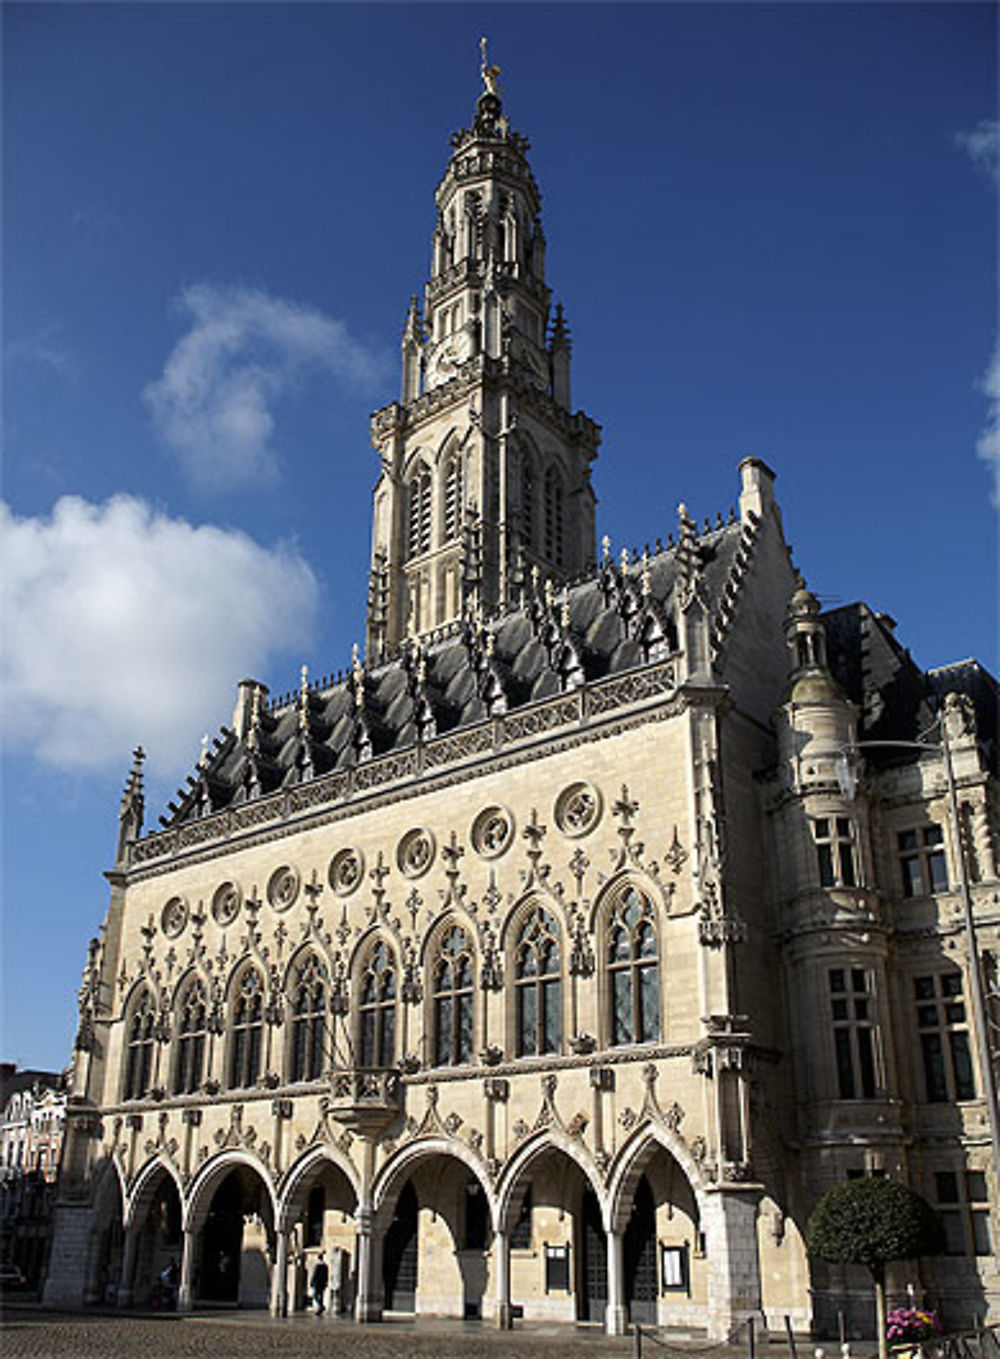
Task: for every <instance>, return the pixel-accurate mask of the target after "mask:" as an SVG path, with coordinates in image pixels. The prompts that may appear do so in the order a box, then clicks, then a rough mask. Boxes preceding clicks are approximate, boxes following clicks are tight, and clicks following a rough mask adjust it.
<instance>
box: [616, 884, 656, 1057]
mask: <svg viewBox="0 0 1000 1359" xmlns="http://www.w3.org/2000/svg"><path fill="white" fill-rule="evenodd" d="M607 970H608V989H609V993H610V994H609V1001H610V1011H611V1042H612V1045H613V1046H616V1047H617V1046H620V1045H622V1044H625V1043H650V1042H654V1041H655V1040H656V1039H657V1038H659V1036H660V961H659V950H658V947H657V940H656V920H655V915H654V910H653V903H652V901H651V900H650V899H649V897H647V896H646V895H645V894H644V893H642V892H640V891H639V890H638V889H637V888H635V887H632V886H631V885H630V886H628V887H626V888H624V889H623V890H622V891H621V892H620V893H619V894H618V897H617V899H616V900H615V903H614V905H613V907H612V910H611V913H610V916H609V918H608V934H607Z"/></svg>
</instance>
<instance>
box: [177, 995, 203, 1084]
mask: <svg viewBox="0 0 1000 1359" xmlns="http://www.w3.org/2000/svg"><path fill="white" fill-rule="evenodd" d="M207 1036H208V1001H207V997H206V995H205V987H204V985H203V983H202V982H200V981H193V982H192V983H191V984H190V986H188V987H187V989H186V990H185V991H184V995H183V997H182V999H181V1004H180V1008H179V1012H178V1015H177V1064H176V1066H175V1067H174V1094H175V1095H193V1094H194V1092H195V1091H196V1090H197V1089H198V1087H199V1086H200V1085H201V1078H202V1073H203V1070H204V1066H205V1041H206V1038H207Z"/></svg>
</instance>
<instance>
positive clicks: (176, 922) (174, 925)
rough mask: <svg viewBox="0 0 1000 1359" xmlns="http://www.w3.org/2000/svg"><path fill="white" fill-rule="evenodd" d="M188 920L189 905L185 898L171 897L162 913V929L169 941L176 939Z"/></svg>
mask: <svg viewBox="0 0 1000 1359" xmlns="http://www.w3.org/2000/svg"><path fill="white" fill-rule="evenodd" d="M187 918H188V904H187V902H186V901H185V900H184V898H183V897H171V898H170V900H169V901H168V902H167V904H166V905H165V906H164V908H163V910H162V911H161V912H160V929H161V930H162V931H163V933H164V934H165V935H166V936H167V938H168V939H176V938H177V936H178V935H179V934H180V933H181V931H182V930H183V929H184V926H185V925H186V924H187Z"/></svg>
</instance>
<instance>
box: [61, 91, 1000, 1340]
mask: <svg viewBox="0 0 1000 1359" xmlns="http://www.w3.org/2000/svg"><path fill="white" fill-rule="evenodd" d="M487 76H489V78H488V79H486V78H485V77H484V79H485V83H486V89H485V92H484V93H483V95H482V96H481V97H480V99H479V102H478V105H477V109H476V114H475V119H474V122H473V126H472V128H471V129H469V130H468V131H465V132H462V133H458V134H456V135H455V138H454V142H453V145H454V151H453V155H452V158H451V162H450V165H449V167H448V170H447V172H446V174H445V177H444V179H443V180H442V183H441V186H440V187H439V190H438V197H437V203H438V211H439V216H438V222H437V226H436V228H435V233H434V254H433V265H432V274H431V279H430V282H429V283H428V286H427V290H426V300H425V307H424V311H423V313H421V312H420V310H419V309H418V308H417V306H416V304H414V305H413V306H412V307H411V310H410V314H409V317H408V320H407V323H406V328H405V331H404V339H403V390H402V399H401V402H400V403H394V404H392V405H390V406H387V407H386V408H385V409H383V410H382V411H379V412H378V413H377V414H376V415H375V417H374V418H373V423H372V434H373V440H374V443H375V447H376V449H377V451H378V453H379V457H380V460H381V475H380V478H379V481H378V484H377V486H376V489H375V510H374V524H373V557H372V572H371V579H370V592H369V614H368V618H369V626H368V649H367V655H366V657H365V659H364V661H362V658H361V657H360V656H357V655H355V657H354V658H353V662H352V665H351V667H350V669H349V670H348V671H347V673H346V674H344V675H341V676H338V677H336V678H331V679H329V680H321V681H319V682H312V683H310V681H309V678H308V676H307V675H306V674H305V672H303V674H302V677H301V682H300V685H299V687H298V689H297V690H296V691H294V692H293V693H292V694H290V695H289V696H288V697H287V698H285V699H283V700H279V701H272V700H269V698H268V695H267V692H266V690H265V689H264V687H263V686H262V685H258V684H256V683H255V682H253V681H250V680H248V681H244V682H243V683H241V684H240V686H239V691H238V699H237V705H236V711H235V713H234V717H233V723H232V727H231V728H226V729H224V730H223V732H222V734H221V736H220V737H219V738H218V739H217V740H216V742H215V743H214V745H213V746H212V747H211V748H210V749H206V751H205V752H204V754H203V757H202V759H201V760H200V762H199V764H198V767H197V769H196V770H195V771H194V773H193V775H192V777H191V779H190V780H189V783H188V786H187V788H186V789H185V790H184V791H183V792H182V793H180V794H178V800H177V801H176V802H174V803H171V804H170V807H169V809H168V816H167V818H166V824H165V828H164V829H162V830H159V831H156V832H153V833H149V834H143V810H144V809H143V789H142V755H141V751H139V752H137V756H136V763H135V766H134V768H133V770H132V773H131V775H130V777H129V781H128V784H127V787H126V790H125V795H124V798H123V803H122V810H121V818H120V835H119V846H118V855H117V862H116V864H115V866H114V868H113V870H112V871H111V873H110V874H109V878H110V882H111V901H110V906H109V910H108V915H107V918H106V920H105V924H104V927H103V931H102V934H101V937H100V939H99V940H97V941H95V942H94V944H93V946H92V948H91V952H90V955H89V958H88V961H87V966H86V971H85V975H84V980H83V985H82V987H81V991H80V1026H79V1033H78V1037H77V1044H76V1049H77V1050H76V1059H75V1066H74V1077H73V1096H72V1100H71V1106H70V1111H69V1124H70V1132H69V1137H68V1144H67V1153H66V1157H65V1160H64V1175H63V1181H62V1190H61V1203H60V1210H59V1232H58V1238H57V1241H56V1246H55V1258H54V1268H53V1270H52V1271H51V1273H50V1278H49V1285H48V1292H47V1297H48V1299H49V1301H52V1302H56V1301H62V1302H70V1301H74V1302H79V1301H80V1300H81V1299H84V1300H91V1301H96V1300H104V1299H107V1298H109V1297H113V1298H116V1299H117V1300H118V1301H119V1302H120V1303H121V1304H122V1305H129V1304H131V1303H133V1302H142V1301H144V1300H145V1299H146V1298H148V1297H149V1295H150V1292H151V1290H152V1289H153V1288H154V1286H155V1284H156V1280H157V1279H158V1277H159V1273H160V1271H161V1270H162V1268H163V1267H164V1265H165V1264H166V1263H167V1262H168V1261H169V1259H170V1257H171V1256H176V1258H177V1260H178V1262H179V1267H180V1287H179V1305H180V1306H181V1307H190V1306H192V1305H193V1304H195V1303H196V1302H198V1301H199V1300H203V1301H217V1302H218V1301H231V1302H236V1301H239V1302H240V1303H241V1304H243V1305H253V1304H259V1305H269V1306H270V1307H271V1309H272V1310H273V1311H274V1312H275V1313H276V1314H283V1313H285V1312H287V1311H288V1310H291V1309H295V1308H299V1307H302V1306H303V1305H304V1301H305V1289H306V1280H307V1276H308V1273H309V1271H310V1269H311V1265H312V1262H313V1260H314V1258H315V1256H316V1255H317V1254H318V1252H319V1251H320V1250H323V1251H325V1252H326V1254H327V1256H328V1258H329V1259H330V1260H331V1262H332V1266H333V1268H332V1288H333V1296H332V1305H333V1306H335V1307H337V1308H339V1309H341V1310H345V1311H346V1310H352V1311H353V1313H354V1315H355V1316H356V1317H357V1318H358V1319H359V1320H360V1321H374V1320H377V1319H378V1318H379V1317H380V1316H382V1315H383V1314H384V1312H385V1311H388V1310H393V1311H403V1312H407V1311H414V1310H416V1311H418V1312H424V1313H443V1314H447V1315H453V1316H482V1317H486V1318H492V1319H494V1320H496V1321H497V1322H498V1323H499V1324H501V1325H508V1324H510V1322H511V1320H512V1319H513V1318H514V1317H515V1316H516V1315H520V1314H523V1315H524V1316H528V1317H539V1318H552V1319H562V1320H566V1321H572V1320H578V1319H579V1320H593V1321H595V1322H598V1323H600V1324H604V1325H606V1326H607V1328H608V1329H609V1330H610V1331H612V1332H620V1331H621V1330H623V1328H624V1327H625V1326H626V1324H627V1323H628V1321H629V1319H631V1320H633V1321H636V1320H639V1321H646V1322H661V1323H678V1324H684V1325H688V1326H695V1327H700V1326H703V1327H706V1328H707V1329H708V1331H709V1332H710V1334H711V1335H713V1336H716V1337H722V1336H726V1335H728V1334H729V1333H730V1332H731V1331H732V1329H733V1327H734V1326H736V1325H738V1324H739V1323H741V1322H742V1321H743V1320H745V1319H746V1318H748V1317H755V1318H757V1319H758V1320H767V1321H769V1322H771V1323H772V1324H776V1325H780V1324H783V1322H782V1319H783V1318H784V1317H786V1316H788V1317H790V1318H791V1319H792V1320H793V1322H794V1323H795V1324H796V1325H797V1326H799V1327H808V1326H810V1325H814V1324H818V1325H823V1324H828V1323H829V1321H830V1318H831V1316H833V1315H835V1313H836V1310H837V1309H838V1308H844V1309H847V1310H849V1309H851V1308H853V1307H855V1306H860V1304H861V1298H862V1296H863V1295H862V1294H861V1293H860V1292H859V1291H858V1290H857V1289H856V1286H855V1285H856V1281H854V1280H853V1279H852V1278H851V1277H847V1276H844V1277H841V1276H840V1275H836V1274H834V1273H831V1272H829V1271H827V1272H825V1273H821V1272H815V1273H814V1272H812V1271H811V1268H810V1264H809V1261H808V1260H807V1257H806V1254H805V1251H804V1248H803V1242H802V1232H803V1227H804V1223H805V1220H806V1218H807V1216H808V1213H809V1211H810V1210H811V1208H812V1206H813V1204H814V1202H815V1200H816V1198H817V1197H818V1194H819V1193H820V1192H821V1191H822V1190H823V1189H824V1188H826V1187H827V1186H828V1185H829V1184H830V1183H832V1182H833V1181H835V1180H836V1179H838V1178H840V1177H842V1176H843V1175H846V1174H851V1173H863V1172H866V1171H869V1172H874V1171H886V1172H889V1173H892V1174H898V1175H902V1176H904V1177H906V1178H908V1179H909V1180H910V1181H911V1182H913V1183H914V1184H915V1185H916V1186H917V1187H918V1188H921V1189H922V1190H923V1191H924V1192H925V1193H926V1194H927V1195H928V1197H930V1198H932V1199H933V1200H934V1201H935V1202H936V1203H937V1204H938V1206H939V1207H940V1208H941V1209H942V1211H943V1212H945V1213H946V1214H947V1215H948V1221H949V1231H950V1232H951V1237H950V1240H951V1243H952V1245H953V1246H954V1247H955V1253H954V1254H953V1255H950V1256H948V1257H946V1258H945V1259H944V1260H942V1261H938V1262H926V1263H925V1264H924V1266H923V1269H924V1276H923V1282H924V1284H925V1285H926V1287H927V1288H928V1289H930V1290H931V1291H932V1292H933V1293H935V1294H936V1296H937V1297H939V1298H941V1299H944V1300H946V1301H947V1304H948V1305H949V1306H950V1305H951V1300H952V1299H958V1304H956V1305H957V1306H958V1309H959V1310H958V1313H957V1314H958V1315H959V1316H960V1317H961V1318H962V1319H965V1318H966V1317H967V1316H968V1315H969V1309H970V1308H971V1307H972V1306H973V1304H976V1305H977V1306H978V1314H982V1312H983V1311H984V1304H987V1303H988V1304H989V1305H991V1306H993V1307H994V1308H995V1307H996V1306H997V1305H998V1302H997V1276H996V1274H995V1272H993V1257H992V1256H989V1255H984V1254H977V1251H980V1250H981V1249H982V1247H983V1246H984V1243H986V1242H988V1240H989V1232H990V1230H991V1229H992V1231H993V1232H994V1233H996V1231H997V1224H996V1223H995V1222H993V1223H992V1227H991V1223H990V1220H989V1212H990V1209H989V1203H990V1197H985V1198H984V1197H982V1194H981V1193H980V1190H982V1191H983V1193H984V1194H986V1195H988V1196H991V1198H992V1202H993V1203H995V1202H996V1201H997V1195H996V1192H995V1188H996V1186H995V1180H994V1178H993V1177H994V1175H995V1168H994V1167H992V1166H991V1165H990V1164H989V1142H988V1129H987V1126H986V1124H985V1123H984V1109H985V1106H984V1103H983V1100H982V1094H983V1088H984V1085H983V1082H984V1075H985V1073H984V1071H983V1069H982V1068H981V1065H980V1063H979V1058H978V1055H977V1049H976V1047H975V1043H974V1042H970V1041H969V1037H968V1035H969V1031H970V1020H969V1015H970V1013H971V1012H970V1011H968V1010H967V1009H966V1008H964V1007H965V1000H966V999H967V994H968V977H969V967H970V963H969V956H968V953H967V951H966V947H965V939H966V936H965V935H963V931H962V925H961V916H960V909H959V905H960V903H959V894H958V892H957V890H956V884H959V883H960V882H961V880H962V873H961V866H962V864H963V863H965V864H966V865H967V867H968V875H969V876H970V877H971V880H972V885H971V892H972V894H973V904H974V909H975V914H976V918H977V921H978V924H979V928H980V943H981V945H982V946H983V947H984V948H985V949H987V950H990V951H991V952H992V956H994V957H995V956H996V947H997V930H998V923H1000V911H998V906H997V862H996V857H997V848H996V841H995V835H994V833H993V829H992V828H993V827H995V824H996V778H995V759H996V724H995V697H996V691H995V685H994V684H993V682H992V680H991V679H990V677H989V676H988V675H986V674H985V672H983V671H982V670H981V669H980V668H979V667H977V666H975V665H974V664H972V663H966V664H965V665H963V666H960V667H956V668H954V669H953V670H951V671H948V672H934V673H932V674H930V675H924V674H922V673H921V672H920V671H918V670H917V668H916V667H915V666H914V665H913V663H912V661H911V660H910V659H909V657H908V656H907V655H906V653H904V652H903V651H902V649H901V648H900V647H899V646H898V644H897V643H896V642H895V639H894V638H893V635H892V628H891V625H890V623H889V621H888V620H886V619H884V618H882V617H879V616H876V615H873V614H871V613H870V612H869V611H868V610H866V609H865V608H864V607H863V606H861V605H858V606H851V607H850V608H847V609H843V610H837V611H835V612H834V613H833V614H831V615H828V616H827V617H826V618H825V619H823V618H820V616H819V613H818V606H817V605H816V604H815V601H814V600H813V598H812V596H810V595H808V593H807V592H805V591H804V590H803V589H802V588H801V582H799V581H797V578H796V574H795V572H794V569H793V567H792V565H791V562H790V557H789V551H788V548H787V545H786V543H785V540H784V537H783V532H782V525H781V517H780V513H779V511H778V507H777V505H776V502H775V499H774V490H773V483H774V475H773V473H772V472H771V471H770V470H769V469H768V468H767V467H766V466H765V465H764V464H763V463H761V462H760V461H758V460H756V459H746V460H745V461H744V463H743V464H742V465H741V469H740V476H741V484H740V493H739V502H738V508H737V510H736V511H735V512H730V513H729V514H728V515H727V516H721V515H720V516H719V517H718V518H717V519H716V520H715V521H714V522H712V523H709V522H708V521H706V523H705V526H704V528H703V529H702V530H699V529H698V526H697V525H696V524H695V522H694V521H693V520H692V519H691V518H690V516H689V515H688V513H687V511H686V509H685V508H684V507H683V506H681V507H680V511H679V521H678V526H677V529H676V533H675V534H673V535H671V536H670V537H669V538H668V539H667V540H666V542H658V543H657V544H656V546H655V547H654V548H652V549H647V551H646V552H645V553H643V554H642V556H641V557H640V558H635V557H631V556H630V555H629V554H628V553H623V554H622V555H621V557H620V558H619V559H618V560H617V561H616V560H614V559H612V557H611V554H610V551H609V549H608V548H607V546H605V548H604V551H603V554H602V558H601V560H600V561H599V562H596V563H595V552H594V542H593V536H594V534H593V497H592V493H591V490H590V485H589V466H590V462H591V461H592V459H593V457H594V456H595V454H596V449H597V434H598V431H597V427H596V426H595V425H593V424H592V422H590V421H589V420H588V419H587V418H586V417H585V416H582V415H580V414H572V413H571V410H570V403H569V341H568V335H567V332H566V327H565V322H564V320H563V318H562V316H561V314H559V313H557V314H556V316H555V318H554V320H553V321H552V323H551V326H550V324H549V292H548V288H547V285H546V283H545V272H544V238H543V236H542V231H541V224H540V219H539V199H538V193H537V189H536V188H535V185H534V181H533V179H532V177H531V173H530V170H529V169H528V165H527V161H526V159H525V150H526V142H525V141H524V139H523V138H522V137H520V136H519V135H518V134H516V133H514V132H512V131H511V129H510V127H509V124H508V123H507V121H506V117H505V115H504V113H503V109H502V105H501V103H500V100H499V97H498V95H497V94H496V91H495V73H491V71H490V70H487ZM827 650H829V656H828V655H827ZM941 701H943V712H944V720H945V722H947V723H950V724H951V726H950V727H949V732H951V733H952V735H951V745H950V749H951V751H952V756H953V761H954V766H955V777H956V780H957V786H958V790H959V793H958V796H959V806H960V818H961V821H960V830H959V838H958V839H956V838H955V833H954V830H953V828H952V827H951V825H950V823H949V819H948V809H947V805H946V802H947V799H946V788H945V785H944V783H943V776H942V758H941V751H940V748H939V747H935V748H933V749H927V750H925V751H924V752H923V753H921V752H920V751H918V750H915V749H909V748H907V749H906V750H903V751H900V750H897V751H896V752H895V756H894V757H892V758H887V754H886V750H884V749H883V750H882V751H881V752H878V751H876V750H875V749H874V748H873V749H871V750H869V749H868V748H866V747H864V746H863V745H862V746H860V747H859V746H857V743H858V741H859V740H860V741H862V742H864V741H870V740H873V739H882V740H887V739H893V738H894V739H896V740H904V741H912V740H914V739H916V736H917V734H918V732H919V731H920V730H921V729H922V727H923V726H926V725H927V724H928V722H929V721H930V719H931V716H932V714H931V707H932V706H934V705H935V704H936V703H939V702H941ZM991 702H992V703H993V704H994V709H993V717H992V719H991V718H990V710H991V709H990V705H991ZM991 721H992V725H991ZM952 728H953V731H952ZM918 757H919V758H918ZM848 765H849V766H850V770H849V772H850V778H849V780H848V781H847V782H845V780H844V777H843V772H844V769H845V768H847V767H848ZM963 855H964V858H963ZM963 1035H964V1037H963ZM949 1195H952V1196H953V1197H951V1198H950V1197H949ZM963 1243H964V1245H963ZM960 1246H962V1247H963V1249H962V1250H961V1251H960V1250H959V1247H960ZM962 1308H965V1310H964V1311H963V1310H961V1309H962Z"/></svg>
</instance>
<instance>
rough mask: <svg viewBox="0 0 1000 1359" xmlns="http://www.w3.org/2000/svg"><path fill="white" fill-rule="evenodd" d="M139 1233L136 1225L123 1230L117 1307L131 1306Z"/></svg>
mask: <svg viewBox="0 0 1000 1359" xmlns="http://www.w3.org/2000/svg"><path fill="white" fill-rule="evenodd" d="M139 1235H140V1232H139V1228H138V1227H136V1226H132V1227H128V1228H126V1230H125V1242H124V1245H123V1246H122V1277H121V1282H120V1283H119V1285H118V1298H117V1300H116V1301H117V1305H118V1306H119V1307H131V1306H132V1296H133V1278H134V1276H135V1257H136V1255H137V1254H138V1250H139Z"/></svg>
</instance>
